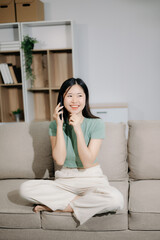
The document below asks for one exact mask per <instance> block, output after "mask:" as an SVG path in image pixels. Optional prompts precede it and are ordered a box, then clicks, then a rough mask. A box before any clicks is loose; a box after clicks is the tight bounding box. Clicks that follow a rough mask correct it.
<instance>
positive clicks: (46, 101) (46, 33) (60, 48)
mask: <svg viewBox="0 0 160 240" xmlns="http://www.w3.org/2000/svg"><path fill="white" fill-rule="evenodd" d="M21 34H22V39H23V37H24V36H25V35H29V36H31V37H33V38H36V39H37V40H38V43H36V44H35V47H34V51H33V68H34V69H35V71H34V73H35V75H36V79H35V86H34V88H32V89H31V88H30V83H29V82H28V81H26V76H25V71H24V68H23V79H25V81H24V82H25V85H24V88H25V92H26V94H25V101H24V103H25V110H26V121H33V120H34V121H43V120H51V119H52V115H53V109H54V107H55V106H56V99H57V94H58V90H59V88H60V85H61V83H62V82H63V81H64V80H66V79H67V78H69V77H73V76H74V75H75V73H74V63H75V59H74V46H73V22H72V21H58V22H57V21H56V22H53V21H42V22H25V23H21ZM23 60H24V57H23ZM42 70H43V71H44V72H45V74H44V75H43V77H42V75H40V74H39V73H38V71H42ZM38 81H39V83H38Z"/></svg>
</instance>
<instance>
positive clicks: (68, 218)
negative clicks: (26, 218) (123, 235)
mask: <svg viewBox="0 0 160 240" xmlns="http://www.w3.org/2000/svg"><path fill="white" fill-rule="evenodd" d="M111 185H113V186H114V187H116V188H117V189H119V190H120V191H121V193H122V194H123V196H124V202H125V204H124V209H123V210H119V211H117V213H116V214H115V213H106V214H99V215H95V216H94V217H92V218H91V219H89V220H88V221H87V222H86V223H84V224H83V225H81V226H78V227H77V222H76V221H75V219H74V217H73V216H72V214H71V213H62V212H42V228H43V229H50V230H80V231H81V230H82V231H92V230H94V231H110V230H111V231H112V230H126V229H128V208H127V207H128V181H120V182H111Z"/></svg>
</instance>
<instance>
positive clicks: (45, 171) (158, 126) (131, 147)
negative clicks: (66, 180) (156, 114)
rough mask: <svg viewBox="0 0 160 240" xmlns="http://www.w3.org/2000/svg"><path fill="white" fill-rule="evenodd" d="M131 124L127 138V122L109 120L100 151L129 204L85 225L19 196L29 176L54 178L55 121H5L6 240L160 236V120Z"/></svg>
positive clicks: (1, 164) (1, 134) (2, 186)
mask: <svg viewBox="0 0 160 240" xmlns="http://www.w3.org/2000/svg"><path fill="white" fill-rule="evenodd" d="M128 125H129V135H128V140H126V137H125V125H124V124H123V123H106V139H105V140H104V142H103V145H102V148H101V152H100V154H99V161H100V163H101V166H102V169H103V171H104V174H106V175H107V176H108V178H109V181H110V184H111V185H113V186H115V187H117V188H118V189H119V190H120V191H121V192H122V194H123V196H124V199H125V206H124V209H123V210H121V211H118V212H117V213H116V214H113V213H106V214H102V215H96V216H94V217H92V218H91V219H90V220H88V221H87V222H86V223H85V224H84V225H81V226H77V223H76V221H75V219H74V218H73V216H72V214H70V213H57V212H56V213H54V212H53V213H49V212H42V213H34V212H33V211H32V208H33V206H32V204H31V203H29V202H27V201H26V200H24V199H22V198H21V197H20V196H19V191H18V190H19V186H20V184H21V183H23V182H24V181H27V180H28V179H34V178H36V179H41V178H44V179H48V178H51V179H53V177H54V170H56V169H57V166H54V164H53V160H52V154H51V146H50V140H49V136H48V126H49V122H39V123H31V124H28V123H10V124H2V125H0V240H13V239H14V240H18V239H22V240H32V239H33V240H42V239H47V240H54V239H55V240H58V239H64V240H66V239H67V240H69V239H74V240H76V239H77V240H85V239H93V240H97V239H98V240H101V239H105V240H113V239H114V240H115V239H118V240H121V239H123V240H125V239H130V240H132V239H136V240H143V239H145V240H159V239H160V121H130V122H129V123H128ZM127 149H128V150H127ZM127 153H128V158H127ZM128 168H129V171H128Z"/></svg>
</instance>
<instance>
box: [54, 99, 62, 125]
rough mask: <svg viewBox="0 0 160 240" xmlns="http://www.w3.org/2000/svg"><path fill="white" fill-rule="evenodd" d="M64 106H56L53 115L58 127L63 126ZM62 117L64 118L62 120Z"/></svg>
mask: <svg viewBox="0 0 160 240" xmlns="http://www.w3.org/2000/svg"><path fill="white" fill-rule="evenodd" d="M62 109H63V106H60V103H59V104H58V105H57V106H56V108H55V110H54V113H53V119H54V120H56V123H57V126H62V125H63V110H62ZM60 115H61V116H62V120H61V119H60Z"/></svg>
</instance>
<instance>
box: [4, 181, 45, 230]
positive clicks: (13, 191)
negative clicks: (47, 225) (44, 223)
mask: <svg viewBox="0 0 160 240" xmlns="http://www.w3.org/2000/svg"><path fill="white" fill-rule="evenodd" d="M23 182H24V180H11V179H9V180H1V181H0V192H1V194H0V228H32V229H34V228H41V219H40V214H39V213H37V214H35V213H34V212H33V211H32V209H33V204H32V203H29V202H28V201H27V200H24V199H22V198H21V197H20V196H19V187H20V184H22V183H23Z"/></svg>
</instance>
